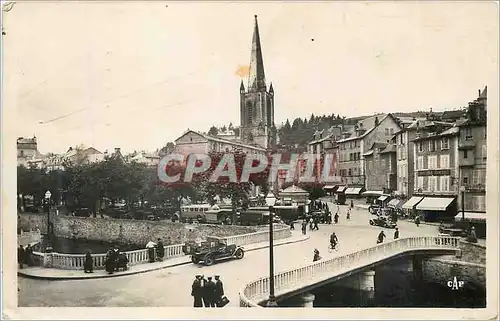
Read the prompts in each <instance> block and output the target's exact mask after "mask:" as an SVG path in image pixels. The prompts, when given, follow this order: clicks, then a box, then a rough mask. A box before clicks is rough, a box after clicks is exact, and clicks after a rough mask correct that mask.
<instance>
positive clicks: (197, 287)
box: [191, 275, 203, 308]
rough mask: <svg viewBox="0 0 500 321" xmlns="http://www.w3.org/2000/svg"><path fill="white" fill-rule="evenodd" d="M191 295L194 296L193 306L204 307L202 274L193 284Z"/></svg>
mask: <svg viewBox="0 0 500 321" xmlns="http://www.w3.org/2000/svg"><path fill="white" fill-rule="evenodd" d="M191 296H192V297H193V298H194V302H193V307H195V308H202V307H203V302H202V299H201V297H202V294H201V275H197V276H196V278H195V280H194V281H193V285H192V286H191Z"/></svg>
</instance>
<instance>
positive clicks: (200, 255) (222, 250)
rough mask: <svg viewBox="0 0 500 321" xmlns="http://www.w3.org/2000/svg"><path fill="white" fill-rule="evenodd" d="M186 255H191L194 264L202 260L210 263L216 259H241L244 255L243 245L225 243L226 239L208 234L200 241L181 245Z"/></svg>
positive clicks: (206, 263)
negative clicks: (204, 239)
mask: <svg viewBox="0 0 500 321" xmlns="http://www.w3.org/2000/svg"><path fill="white" fill-rule="evenodd" d="M182 251H183V252H184V254H186V255H191V261H192V262H193V263H195V264H198V263H200V262H203V264H205V265H212V264H214V263H215V262H216V261H220V260H225V259H231V258H236V259H242V258H243V256H244V255H245V251H244V250H243V247H241V246H238V245H236V244H229V245H228V244H227V240H226V239H223V238H219V237H216V236H209V237H207V240H206V241H205V242H202V243H198V244H196V243H192V242H191V243H186V244H185V245H184V246H183V247H182Z"/></svg>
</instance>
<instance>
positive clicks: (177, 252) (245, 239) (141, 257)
mask: <svg viewBox="0 0 500 321" xmlns="http://www.w3.org/2000/svg"><path fill="white" fill-rule="evenodd" d="M274 227H275V230H274V233H273V234H274V238H275V239H283V238H287V237H290V236H291V231H290V227H289V226H286V225H283V224H275V225H274ZM223 239H226V240H227V242H228V244H236V245H247V244H253V243H260V242H265V241H268V240H269V231H261V232H256V233H250V234H243V235H235V236H227V237H224V238H223ZM183 245H184V244H175V245H169V246H165V256H164V257H163V258H164V259H171V258H176V257H181V256H184V255H185V254H184V253H183V252H182V246H183ZM123 253H124V254H125V255H126V256H127V258H128V260H129V265H136V264H141V263H147V262H148V261H149V255H148V250H147V249H141V250H135V251H129V252H123ZM46 255H49V256H50V257H51V260H50V261H51V263H50V267H52V268H57V269H65V270H82V269H83V264H84V262H85V254H65V253H55V252H53V253H41V252H33V256H34V261H35V262H38V263H37V265H44V257H45V256H46ZM92 260H93V264H94V269H104V267H105V263H106V254H92Z"/></svg>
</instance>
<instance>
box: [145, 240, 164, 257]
mask: <svg viewBox="0 0 500 321" xmlns="http://www.w3.org/2000/svg"><path fill="white" fill-rule="evenodd" d="M146 248H147V249H148V261H149V263H154V262H161V261H163V258H164V257H165V246H164V245H163V242H162V240H161V238H158V241H157V242H156V243H154V242H148V244H146Z"/></svg>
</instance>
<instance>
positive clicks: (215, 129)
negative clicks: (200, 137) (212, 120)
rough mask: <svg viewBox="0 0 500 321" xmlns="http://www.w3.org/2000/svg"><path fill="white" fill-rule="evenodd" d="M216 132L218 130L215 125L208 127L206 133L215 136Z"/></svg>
mask: <svg viewBox="0 0 500 321" xmlns="http://www.w3.org/2000/svg"><path fill="white" fill-rule="evenodd" d="M218 133H219V130H218V129H217V127H215V126H212V127H210V129H209V130H208V135H210V136H217V134H218Z"/></svg>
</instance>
